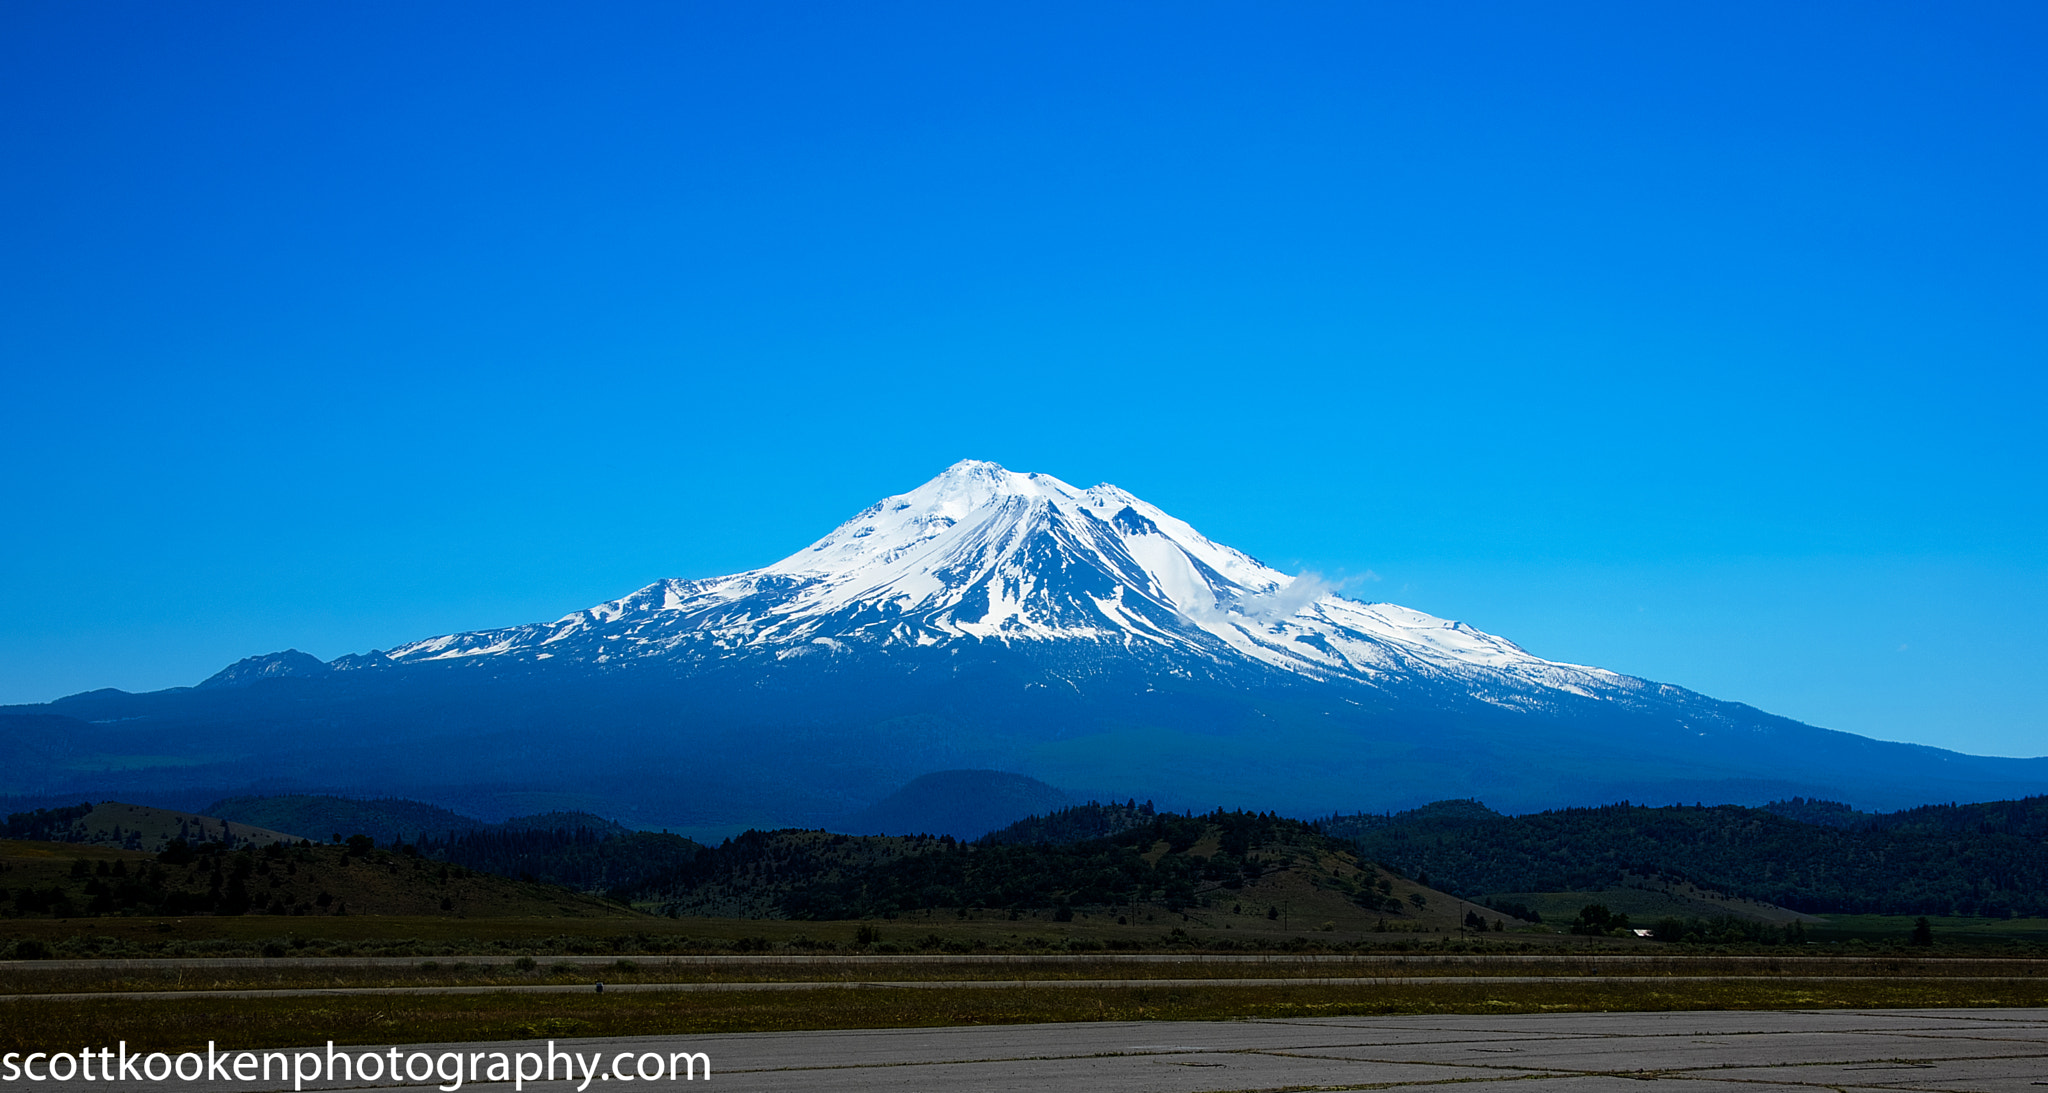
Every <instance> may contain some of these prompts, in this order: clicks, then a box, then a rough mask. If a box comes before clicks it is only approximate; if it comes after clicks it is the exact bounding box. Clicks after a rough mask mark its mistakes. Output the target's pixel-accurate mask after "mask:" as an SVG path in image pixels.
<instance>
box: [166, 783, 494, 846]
mask: <svg viewBox="0 0 2048 1093" xmlns="http://www.w3.org/2000/svg"><path fill="white" fill-rule="evenodd" d="M206 813H207V815H209V816H219V817H221V818H222V819H227V820H235V821H238V822H241V823H246V824H255V825H258V826H261V827H268V828H275V829H276V830H279V831H296V832H299V833H300V835H301V836H302V837H304V838H308V839H311V840H313V841H314V842H332V841H334V839H335V837H336V836H339V837H340V838H344V839H345V838H347V837H349V836H350V835H368V836H369V837H370V838H372V839H375V840H376V841H377V843H378V844H379V845H383V846H389V845H390V844H392V843H396V842H404V841H408V840H416V839H418V838H420V836H421V835H424V834H432V835H446V834H448V833H449V832H451V831H474V830H477V829H478V828H482V827H486V826H489V825H487V824H485V823H484V822H483V821H482V820H479V819H476V818H475V817H473V816H464V815H462V814H461V813H459V812H450V811H449V810H447V809H445V808H437V807H435V806H434V805H429V804H422V803H421V802H419V801H408V800H405V799H403V798H399V797H379V798H376V799H374V800H358V799H356V798H353V797H335V796H331V795H328V794H290V795H284V796H277V797H229V798H225V799H223V800H219V801H215V802H214V803H212V804H210V805H208V806H207V807H206Z"/></svg>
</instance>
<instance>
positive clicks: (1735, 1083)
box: [0, 1009, 2048, 1093]
mask: <svg viewBox="0 0 2048 1093" xmlns="http://www.w3.org/2000/svg"><path fill="white" fill-rule="evenodd" d="M9 1046H10V1049H11V1048H12V1047H13V1046H14V1045H9ZM343 1050H344V1052H345V1054H346V1055H347V1056H348V1057H349V1061H350V1071H351V1072H350V1073H347V1074H345V1075H344V1074H342V1073H340V1072H339V1071H338V1070H337V1072H336V1073H334V1074H333V1075H332V1080H330V1078H329V1075H327V1074H324V1073H323V1074H321V1075H320V1076H319V1077H317V1078H315V1079H313V1080H310V1081H306V1082H305V1083H304V1088H306V1089H339V1088H351V1089H372V1088H399V1087H404V1086H411V1087H414V1088H420V1087H437V1086H445V1085H448V1084H450V1082H449V1081H447V1080H446V1078H447V1074H449V1073H453V1072H457V1071H459V1072H460V1073H461V1077H462V1085H461V1088H463V1089H469V1090H474V1091H476V1093H499V1091H500V1090H513V1089H514V1088H515V1085H520V1086H523V1087H524V1089H527V1090H539V1091H544V1093H558V1091H561V1090H574V1089H578V1088H579V1087H581V1088H583V1089H584V1091H585V1093H588V1091H589V1090H605V1091H606V1093H614V1091H616V1093H629V1091H630V1090H632V1089H635V1088H642V1087H650V1086H651V1087H654V1088H660V1089H687V1088H716V1089H723V1090H730V1091H734V1093H743V1091H744V1093H752V1091H770V1090H773V1091H777V1093H827V1091H831V1093H899V1091H901V1093H908V1091H934V1090H939V1091H943V1090H971V1091H977V1093H1027V1091H1029V1093H1043V1091H1046V1090H1078V1091H1091V1093H1092V1091H1102V1093H1225V1091H1236V1090H1302V1089H1374V1090H1410V1089H1414V1090H1421V1089H1426V1088H1429V1087H1437V1086H1452V1085H1455V1086H1458V1087H1460V1089H1459V1091H1458V1093H1472V1091H1475V1090H1501V1091H1503V1093H1509V1091H1512V1093H1522V1091H1524V1090H1526V1091H1528V1093H1580V1091H1587V1093H1593V1091H1598V1093H1642V1090H1643V1087H1642V1086H1641V1085H1640V1084H1639V1083H1641V1082H1644V1081H1660V1082H1678V1083H1683V1084H1682V1085H1680V1086H1678V1087H1676V1088H1677V1089H1678V1090H1679V1091H1681V1093H1772V1091H1787V1093H1789V1091H1794V1090H1797V1091H1802V1093H1814V1091H1817V1090H1835V1091H1840V1093H1875V1091H1879V1090H1883V1091H1890V1093H1922V1091H1926V1093H2041V1090H2042V1088H2043V1087H2048V1010H2042V1009H2005V1010H1821V1011H1778V1012H1755V1011H1747V1012H1741V1011H1738V1012H1727V1011H1719V1012H1682V1013H1626V1014H1622V1013H1616V1014H1599V1013H1573V1014H1553V1015H1541V1016H1529V1015H1522V1016H1500V1017H1488V1016H1444V1017H1377V1018H1371V1017H1337V1018H1329V1019H1324V1020H1316V1019H1301V1020H1285V1021H1213V1022H1195V1021H1175V1022H1164V1021H1162V1022H1101V1023H1087V1024H1061V1025H999V1026H979V1027H969V1028H935V1029H881V1030H854V1031H837V1032H790V1033H742V1034H727V1035H704V1036H695V1035H677V1036H653V1037H628V1038H612V1039H566V1040H556V1041H552V1042H549V1041H535V1040H521V1041H514V1042H507V1043H490V1044H487V1043H464V1044H414V1045H401V1046H398V1047H396V1048H395V1049H394V1048H392V1047H388V1046H387V1047H375V1048H372V1047H352V1048H347V1049H343ZM549 1050H553V1051H554V1052H556V1053H558V1054H566V1055H570V1056H573V1057H574V1060H575V1062H574V1064H573V1065H575V1066H577V1067H578V1068H579V1069H577V1070H575V1071H574V1072H573V1073H574V1074H575V1077H574V1079H572V1080H567V1081H564V1080H560V1075H561V1073H562V1069H563V1068H564V1067H565V1066H567V1065H569V1063H568V1062H567V1060H557V1064H556V1065H557V1071H556V1077H557V1080H555V1081H545V1080H531V1081H523V1082H519V1083H514V1082H512V1081H494V1080H491V1077H492V1075H491V1074H490V1068H491V1067H492V1066H493V1065H494V1064H495V1063H496V1059H495V1058H494V1056H497V1055H501V1054H502V1055H503V1056H504V1060H505V1064H504V1065H506V1066H507V1067H508V1069H510V1068H518V1067H524V1068H526V1069H527V1070H530V1071H533V1070H538V1069H539V1068H540V1067H541V1066H542V1065H543V1056H544V1054H545V1053H546V1052H548V1051H549ZM393 1052H395V1053H396V1055H395V1058H396V1060H397V1061H398V1063H399V1065H400V1067H401V1068H404V1067H410V1068H411V1069H412V1070H413V1072H414V1073H422V1072H425V1071H428V1070H432V1069H435V1068H442V1071H443V1073H442V1074H440V1075H438V1076H435V1077H429V1078H426V1079H424V1080H422V1081H418V1082H410V1081H407V1082H398V1083H393V1082H391V1081H389V1080H388V1076H380V1077H378V1078H376V1079H367V1080H366V1076H365V1075H364V1074H363V1073H361V1072H359V1071H358V1070H357V1067H358V1065H359V1064H360V1063H361V1062H362V1061H363V1057H364V1056H366V1055H375V1056H377V1058H378V1069H379V1070H380V1071H385V1072H387V1074H388V1065H386V1061H387V1060H389V1059H392V1058H393V1054H392V1053H393ZM521 1053H529V1054H528V1056H527V1057H526V1058H520V1054H521ZM325 1054H326V1053H325V1051H324V1050H316V1051H315V1052H314V1053H313V1054H311V1055H309V1056H308V1058H307V1060H305V1062H307V1063H309V1064H311V1065H312V1066H314V1067H316V1068H317V1067H323V1066H326V1065H328V1064H327V1063H326V1062H325V1061H324V1058H323V1057H324V1056H325ZM167 1062H168V1060H167ZM197 1062H198V1060H196V1059H194V1060H192V1062H190V1063H187V1066H188V1068H189V1067H191V1066H192V1065H194V1064H196V1063H197ZM287 1062H290V1063H291V1065H299V1061H298V1060H284V1059H280V1060H277V1063H276V1065H277V1067H278V1068H279V1069H282V1067H283V1066H284V1065H286V1064H287ZM706 1064H708V1066H709V1076H708V1078H707V1077H706V1075H705V1071H704V1069H703V1068H704V1067H705V1066H706ZM95 1065H97V1064H95ZM671 1066H673V1067H675V1068H676V1071H677V1073H676V1077H675V1079H674V1080H673V1081H671V1080H670V1079H669V1077H668V1073H669V1071H668V1069H667V1068H669V1067H671ZM684 1066H695V1067H697V1077H696V1078H695V1080H687V1079H685V1078H684V1077H683V1075H682V1072H681V1071H682V1068H683V1067H684ZM471 1068H474V1071H472V1069H471ZM250 1069H252V1070H253V1069H254V1067H253V1065H252V1066H251V1067H250ZM472 1072H473V1073H474V1075H475V1077H474V1078H472V1077H471V1075H472ZM656 1072H659V1073H661V1075H662V1077H660V1078H658V1079H655V1078H650V1077H649V1075H652V1074H654V1073H656ZM97 1073H98V1072H97V1071H95V1075H96V1076H97ZM221 1073H225V1071H222V1072H221ZM586 1074H587V1075H588V1078H587V1082H586ZM700 1083H704V1084H700ZM293 1084H294V1083H293V1082H291V1081H278V1080H272V1081H269V1082H265V1081H262V1080H260V1079H259V1080H255V1081H239V1080H235V1079H233V1078H232V1077H230V1078H229V1079H228V1080H225V1081H222V1080H218V1079H214V1080H207V1079H201V1080H198V1081H193V1082H183V1081H178V1080H176V1079H175V1078H174V1079H171V1080H170V1081H168V1082H164V1083H158V1082H151V1081H147V1080H144V1081H141V1082H133V1081H129V1082H121V1081H115V1082H106V1081H95V1082H91V1083H86V1082H83V1081H69V1082H63V1081H59V1082H47V1081H46V1082H35V1083H30V1082H26V1081H17V1082H12V1083H9V1082H6V1081H4V1080H0V1089H5V1090H15V1089H21V1090H27V1089H37V1090H52V1089H70V1088H73V1087H77V1088H79V1089H80V1090H81V1091H83V1090H85V1089H91V1090H94V1091H101V1090H104V1091H108V1093H126V1091H129V1090H135V1091H140V1090H145V1089H148V1090H162V1089H176V1090H180V1091H189V1093H217V1091H218V1093H226V1091H230V1090H232V1091H237V1093H243V1091H248V1093H257V1091H267V1090H279V1089H291V1088H293Z"/></svg>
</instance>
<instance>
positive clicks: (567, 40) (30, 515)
mask: <svg viewBox="0 0 2048 1093" xmlns="http://www.w3.org/2000/svg"><path fill="white" fill-rule="evenodd" d="M1788 7H1789V8H1792V9H1793V10H1785V9H1787V8H1788ZM2044 49H2048V9H2043V8H2041V7H2040V6H2039V5H2035V4H2023V3H2012V4H1945V5H1939V6H1936V5H1903V4H1898V5H1894V4H1882V3H1856V4H1824V3H1816V4H1807V5H1796V6H1793V5H1781V4H1762V3H1759V4H1739V3H1731V4H1716V5H1694V6H1691V7H1689V8H1680V7H1678V6H1674V5H1641V4H1624V3H1615V4H1546V5H1540V6H1539V5H1514V4H1499V5H1494V4H1457V3H1448V4H1431V5H1405V6H1401V7H1398V8H1397V7H1392V6H1386V7H1381V6H1373V5H1359V4H1329V5H1313V4H1297V5H1276V4H1200V3H1195V4H1158V5H1135V4H1102V3H1088V4H1072V5H1061V4H1032V5H1011V6H998V5H949V4H875V5H860V6H857V7H854V6H827V5H774V4H749V5H723V6H717V7H714V6H711V5H701V4H682V3H661V4H646V5H636V4H611V5H605V6H601V7H600V6H590V5H586V6H582V7H580V8H573V9H572V8H565V7H562V6H560V5H539V4H533V5H520V4H510V3H492V4H488V5H486V4H470V5H463V4H441V5H431V6H429V5H400V4H395V3H392V4H365V5H346V6H344V5H328V6H316V5H274V4H242V5H237V4H228V3H222V4H212V5H204V6H191V5H181V6H167V5H157V4H143V3H127V4H123V3H106V4H95V5H81V4H66V3H50V2H21V3H13V4H8V5H5V6H4V7H0V162H4V163H5V164H6V165H7V167H6V169H5V170H4V171H0V255H4V258H5V260H4V262H0V383H4V387H0V395H4V405H5V415H6V416H5V420H6V423H7V424H6V428H5V429H4V430H0V459H4V460H5V466H6V467H7V473H6V474H5V475H4V476H0V513H4V527H5V535H4V538H0V609H4V612H5V617H6V620H7V621H6V623H5V625H4V627H0V702H32V701H42V700H47V699H49V698H53V697H56V696H58V695H62V694H67V693H71V692H75V691H80V690H85V689H90V688H94V687H102V686H117V687H122V688H125V689H130V690H144V689H153V688H157V687H164V686H172V685H180V684H186V683H191V682H195V681H197V680H198V679H201V678H203V677H205V676H206V675H208V674H210V673H211V672H213V671H214V670H216V669H217V668H218V667H220V666H221V665H223V664H225V663H227V662H229V661H232V660H234V659H236V658H238V657H241V656H245V655H249V654H252V653H257V652H264V651H269V650H272V649H279V648H284V647H297V648H300V649H304V650H306V651H309V652H312V653H315V654H316V655H319V656H322V657H333V656H336V655H339V654H341V653H345V652H351V651H361V650H365V649H368V648H372V647H385V646H389V645H392V644H394V643H397V642H400V641H404V640H407V639H411V638H416V637H421V636H426V635H430V634H436V633H444V632H448V631H452V630H462V629H473V628H478V627H485V626H496V625H503V624H509V623H515V622H523V621H529V620H533V619H541V618H552V617H556V616H558V615H560V614H563V613H565V612H567V611H570V610H573V609H576V608H579V607H583V606H586V605H588V604H591V603H595V602H598V601H600V600H604V599H609V598H612V597H614V596H617V595H620V594H623V593H624V592H626V591H629V590H630V589H632V588H635V587H638V586H639V585H641V584H644V583H646V582H648V581H652V580H655V579H657V578H661V577H668V576H708V575H713V574H718V573H725V572H731V571H734V570H738V569H744V568H749V567H752V566H756V565H761V564H765V563H767V562H769V561H772V560H774V559H776V558H779V557H781V556H783V555H785V554H788V553H790V552H792V551H794V550H796V549H798V548H799V547H801V546H803V545H805V544H806V543H807V542H809V541H810V540H811V539H813V538H815V537H816V536H818V535H821V534H823V533H824V532H825V531H826V530H828V529H829V528H830V527H831V526H832V525H834V524H836V523H837V522H838V521H840V520H842V519H844V518H845V517H847V516H849V515H851V514H852V513H853V512H854V511H855V510H857V509H859V508H860V507H862V506H864V505H866V504H867V503H869V502H870V501H872V500H874V499H876V498H878V497H880V496H883V495H885V494H888V493H893V492H900V491H902V490H906V489H908V488H910V487H911V486H914V485H915V484H917V483H918V482H920V481H922V480H924V479H926V478H928V477H930V476H931V475H933V474H935V473H937V472H938V471H939V470H940V469H942V468H944V467H945V466H946V465H948V464H950V463H952V462H954V461H955V460H957V459H961V458H967V457H974V458H987V459H994V460H997V461H999V462H1002V463H1004V464H1006V465H1008V466H1011V467H1013V468H1017V469H1023V470H1036V471H1044V472H1048V473H1052V474H1056V475H1058V476H1060V477H1062V478H1065V479H1067V480H1069V481H1072V482H1076V483H1079V484H1088V483H1093V482H1096V481H1103V480H1107V481H1113V482H1116V483H1117V484H1119V485H1122V486H1124V487H1126V488H1128V489H1131V490H1133V491H1134V492H1136V493H1138V494H1140V495H1141V496H1144V497H1146V498H1147V499H1149V500H1151V501H1153V502H1155V503H1157V504H1160V505H1162V506H1163V507H1165V508H1166V509H1168V510H1169V511H1171V512H1174V513H1176V514H1177V515H1180V516H1182V517H1184V518H1186V519H1188V520H1190V521H1191V522H1193V523H1194V524H1195V525H1196V526H1197V527H1199V528H1201V529H1203V530H1204V531H1205V532H1207V533H1208V534H1209V535H1210V536H1211V537H1212V538H1216V539H1218V540H1220V541H1223V542H1227V543H1230V544H1232V545H1235V546H1239V547H1241V548H1244V549H1246V550H1249V551H1251V552H1252V553H1254V554H1256V555H1258V556H1260V557H1261V558H1262V559H1264V560H1266V561H1268V562H1271V563H1274V564H1277V565H1282V566H1284V567H1288V568H1293V569H1309V570H1314V571H1317V572H1321V573H1323V574H1326V575H1329V576H1333V577H1347V578H1350V579H1351V580H1352V583H1351V585H1350V586H1349V587H1350V592H1351V594H1353V595H1356V596H1360V597H1362V598H1367V599H1388V600H1394V601H1396V602H1401V603H1405V604H1408V605H1409V606H1413V607H1417V608H1420V609H1423V610H1427V611H1431V612H1434V613H1437V614H1441V615H1446V616H1450V617H1454V618H1459V619H1463V620H1465V621H1467V622H1470V623H1472V624H1473V625H1476V626H1479V627H1481V628H1483V629H1486V630H1490V631H1493V632H1496V633H1500V634H1504V635H1506V636H1508V637H1510V638H1512V639H1514V640H1516V641H1518V642H1520V643H1521V644H1523V645H1524V646H1525V647H1527V648H1529V649H1530V650H1531V651H1533V652H1536V653H1538V654H1540V655H1543V656H1548V657H1552V658H1555V659H1561V660H1569V661H1576V662H1581V663H1593V664H1599V665H1602V666H1605V667H1610V668H1614V669H1617V670H1621V671H1626V672H1631V673H1635V674H1639V675H1645V676H1649V677H1651V678H1656V679H1660V680H1666V681H1669V682H1674V683H1678V684H1682V685H1685V686H1689V687H1693V688H1695V689H1698V690H1702V691H1705V692H1707V693H1709V694H1713V695H1716V696H1718V697H1722V698H1729V699H1735V700H1739V701H1744V702H1749V703H1752V704H1754V705H1757V706H1760V707H1762V708H1765V709H1768V710H1771V711H1774V712H1778V713H1784V714H1787V715H1790V716H1794V717H1798V718H1801V719H1803V720H1807V721H1810V722H1813V723H1815V724H1820V725H1826V726H1828V727H1832V728H1840V729H1846V730H1850V731H1854V732H1860V733H1865V734H1867V735H1872V736H1878V737H1883V738H1887V739H1903V740H1915V741H1921V742H1926V743H1934V744H1940V745H1943V746H1949V747H1956V748H1960V749H1963V750H1969V751H1977V752H1984V753H1993V754H2008V755H2035V754H2042V753H2048V743H2044V736H2048V732H2044V730H2048V724H2044V718H2043V710H2044V707H2048V672H2043V671H2042V670H2041V668H2040V664H2041V661H2042V644H2043V643H2042V640H2041V637H2040V635H2041V634H2042V633H2043V632H2044V629H2048V549H2044V547H2048V505H2044V493H2048V490H2044V487H2043V479H2044V475H2043V472H2044V459H2043V456H2042V443H2041V439H2040V437H2041V434H2042V432H2043V430H2042V428H2041V419H2042V409H2041V408H2042V405H2043V395H2044V390H2043V388H2044V384H2043V381H2042V378H2041V376H2042V372H2043V366H2044V364H2048V359H2044V358H2048V352H2044V350H2048V331H2044V324H2043V316H2044V315H2048V292H2044V289H2048V230H2044V229H2048V211H2044V209H2048V203H2044V202H2043V201H2042V200H2041V198H2040V195H2041V194H2043V193H2048V141H2044V134H2048V68H2044V66H2042V65H2041V64H2040V63H2039V58H2040V57H2041V56H2042V55H2043V52H2044Z"/></svg>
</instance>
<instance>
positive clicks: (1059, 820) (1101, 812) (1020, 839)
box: [986, 799, 1157, 845]
mask: <svg viewBox="0 0 2048 1093" xmlns="http://www.w3.org/2000/svg"><path fill="white" fill-rule="evenodd" d="M1156 815H1157V813H1156V812H1154V811H1153V809H1152V802H1150V801H1147V802H1145V803H1144V804H1142V805H1141V804H1139V803H1138V802H1137V801H1136V800H1135V799H1134V800H1132V801H1130V802H1129V803H1127V804H1121V805H1120V804H1117V803H1115V802H1114V801H1112V802H1110V803H1109V804H1106V805H1105V804H1098V803H1096V802H1094V801H1090V802H1088V803H1087V804H1085V805H1074V806H1072V807H1069V808H1062V809H1059V810H1057V811H1055V812H1050V813H1047V814H1045V815H1043V816H1026V817H1024V818H1023V819H1021V820H1018V821H1017V822H1016V823H1013V824H1011V825H1009V826H1008V827H1005V828H1002V829H1001V830H998V831H992V832H990V833H989V834H988V835H987V836H986V838H987V839H988V841H990V842H997V843H1023V844H1026V845H1029V844H1032V843H1080V842H1087V841H1088V840H1090V839H1106V838H1109V837H1110V836H1112V835H1121V834H1123V833H1124V832H1126V831H1129V830H1131V829H1132V828H1135V827H1146V826H1148V825H1150V824H1151V823H1152V818H1153V817H1154V816H1156Z"/></svg>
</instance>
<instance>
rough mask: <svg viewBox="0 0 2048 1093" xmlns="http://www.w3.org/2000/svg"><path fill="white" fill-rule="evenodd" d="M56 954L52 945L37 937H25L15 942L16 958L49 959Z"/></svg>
mask: <svg viewBox="0 0 2048 1093" xmlns="http://www.w3.org/2000/svg"><path fill="white" fill-rule="evenodd" d="M52 955H54V954H53V953H51V952H50V947H49V946H48V945H46V944H44V943H43V942H41V941H38V940H36V939H35V938H32V937H31V938H24V939H22V940H20V941H17V942H15V943H14V959H16V960H48V959H50V957H51V956H52Z"/></svg>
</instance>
